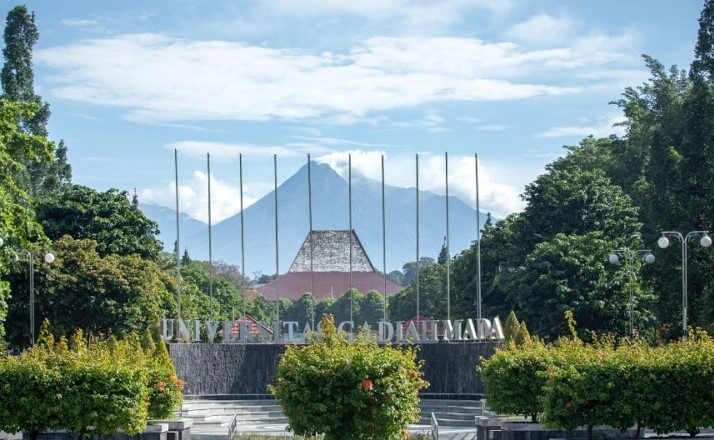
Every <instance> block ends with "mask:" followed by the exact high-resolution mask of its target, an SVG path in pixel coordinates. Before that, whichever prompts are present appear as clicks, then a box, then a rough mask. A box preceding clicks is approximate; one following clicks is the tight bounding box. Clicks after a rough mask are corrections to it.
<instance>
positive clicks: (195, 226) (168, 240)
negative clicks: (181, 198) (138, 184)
mask: <svg viewBox="0 0 714 440" xmlns="http://www.w3.org/2000/svg"><path fill="white" fill-rule="evenodd" d="M139 209H141V211H142V212H143V213H144V215H146V216H147V217H148V218H150V219H151V220H153V221H155V222H156V223H158V224H159V240H161V242H162V243H163V244H164V250H166V251H167V252H173V250H174V242H175V241H176V210H175V209H171V208H164V207H163V206H158V205H151V204H142V203H139ZM179 226H180V228H181V237H190V236H192V235H196V234H197V233H199V232H200V231H204V230H205V229H206V224H205V223H203V222H201V221H199V220H196V219H193V218H191V217H189V216H188V215H186V214H180V215H179ZM181 248H182V250H181V252H183V248H184V246H183V244H181Z"/></svg>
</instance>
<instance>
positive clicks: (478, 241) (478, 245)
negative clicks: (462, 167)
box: [474, 153, 483, 319]
mask: <svg viewBox="0 0 714 440" xmlns="http://www.w3.org/2000/svg"><path fill="white" fill-rule="evenodd" d="M474 167H475V170H476V317H477V318H479V319H481V318H482V317H483V316H482V311H481V301H482V300H481V210H480V207H479V184H478V183H479V182H478V153H474Z"/></svg>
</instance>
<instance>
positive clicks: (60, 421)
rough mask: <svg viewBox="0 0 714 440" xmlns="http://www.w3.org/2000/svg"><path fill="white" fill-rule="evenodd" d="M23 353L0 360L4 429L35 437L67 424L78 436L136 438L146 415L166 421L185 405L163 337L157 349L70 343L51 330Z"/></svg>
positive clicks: (134, 343)
mask: <svg viewBox="0 0 714 440" xmlns="http://www.w3.org/2000/svg"><path fill="white" fill-rule="evenodd" d="M47 328H48V325H47V324H43V329H44V331H43V332H41V334H40V338H38V341H39V343H38V345H37V346H35V347H32V348H30V349H28V350H26V351H25V352H23V353H22V354H20V355H19V356H9V357H5V358H0V396H2V397H0V430H1V431H5V432H18V431H24V432H27V433H29V434H30V437H31V438H33V439H34V438H36V436H37V434H38V433H40V432H44V431H50V430H57V429H64V430H68V431H70V432H73V433H75V434H77V435H79V436H80V437H83V438H84V437H89V436H91V435H100V436H101V435H111V434H115V433H116V432H117V431H118V430H121V431H122V432H124V433H126V434H128V435H134V434H137V433H139V432H141V431H142V430H143V429H144V428H145V427H146V423H147V420H148V418H149V416H151V417H155V418H164V417H168V416H170V415H171V413H172V412H173V411H174V410H175V409H177V407H178V406H179V405H180V404H181V399H182V396H181V387H182V383H181V381H180V380H178V378H176V373H175V371H174V369H173V365H172V364H171V360H170V358H169V357H168V352H167V351H166V346H165V345H163V342H161V343H160V344H159V345H158V347H157V348H156V349H155V350H154V353H151V354H150V353H146V352H145V351H144V350H143V349H142V345H141V343H140V342H139V338H137V337H136V336H130V337H128V338H126V339H124V340H120V341H117V340H116V339H114V338H110V339H109V340H106V341H97V340H94V341H87V340H86V338H85V337H84V335H83V334H82V332H81V331H78V332H77V333H76V334H75V335H74V336H73V337H72V338H71V340H70V341H69V342H68V341H67V340H66V339H65V338H64V337H61V338H60V339H59V340H58V341H57V342H55V339H54V338H53V337H52V335H51V334H49V333H48V332H47Z"/></svg>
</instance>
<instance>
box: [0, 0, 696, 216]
mask: <svg viewBox="0 0 714 440" xmlns="http://www.w3.org/2000/svg"><path fill="white" fill-rule="evenodd" d="M3 4H4V5H5V6H6V7H5V9H6V10H8V9H9V8H11V7H12V6H13V5H14V3H11V2H4V3H3ZM27 6H28V7H29V8H30V9H32V10H34V11H35V13H36V14H37V23H38V26H39V29H40V34H41V37H40V41H39V43H38V45H37V47H36V51H35V80H36V88H37V91H38V93H39V94H41V95H42V96H43V98H44V99H46V100H47V101H49V102H50V104H51V108H52V112H53V114H52V119H51V123H50V131H51V136H52V138H53V139H56V140H58V139H60V138H62V139H65V141H66V142H67V144H68V146H69V149H70V150H69V151H70V160H71V162H72V165H73V168H74V180H75V181H76V182H77V183H81V184H86V185H89V186H93V187H96V188H99V189H105V188H110V187H117V188H121V189H127V190H132V189H133V188H137V190H138V191H139V193H140V200H141V201H142V202H144V203H156V204H160V205H165V206H172V204H173V199H172V197H173V193H172V187H171V182H172V178H173V153H172V149H173V148H178V149H179V152H180V155H179V160H180V179H181V184H182V187H181V188H182V191H181V194H182V195H181V199H182V200H181V204H182V207H183V211H184V212H186V213H187V214H189V215H191V216H193V217H196V218H199V219H205V217H206V214H205V211H206V208H205V206H206V195H205V187H206V175H205V153H206V152H211V153H212V157H213V163H212V171H213V178H214V180H213V183H212V187H213V201H214V204H213V207H214V218H216V219H218V220H220V219H222V218H225V217H227V216H229V215H231V214H234V213H235V212H237V210H238V197H237V194H238V185H237V181H238V161H237V155H238V153H239V152H243V153H244V156H245V159H244V163H245V188H246V197H247V200H248V202H250V201H253V200H256V199H257V198H258V197H260V196H262V195H263V194H265V193H266V192H267V191H269V190H270V188H271V182H272V154H273V153H277V154H278V155H279V179H281V180H282V179H285V178H287V177H288V176H289V175H290V174H292V173H293V172H294V171H295V170H296V169H297V168H298V167H299V166H301V165H302V164H303V163H304V161H305V154H306V153H312V155H313V157H315V158H319V160H322V161H325V162H328V163H330V164H331V165H333V167H335V168H336V169H338V170H340V171H344V167H345V164H346V154H347V152H351V154H352V155H353V164H354V167H355V168H356V170H357V171H359V172H362V173H364V174H366V175H368V176H372V177H377V176H378V175H379V169H378V161H379V156H380V155H381V154H385V155H386V158H387V159H386V163H387V165H386V166H387V180H388V182H389V183H391V184H394V185H399V186H412V185H413V174H414V173H413V155H414V154H415V153H417V152H418V153H421V154H423V155H424V159H423V160H422V161H421V163H422V165H423V167H422V170H421V174H420V176H421V183H422V185H423V187H425V188H427V189H432V190H434V191H435V192H443V180H444V179H443V156H442V155H443V152H444V151H448V152H449V154H450V159H451V161H450V181H451V183H452V188H451V192H452V193H453V194H455V195H457V196H459V197H462V198H464V199H465V200H469V201H471V202H472V201H473V197H474V195H473V162H472V161H473V153H474V152H478V153H479V156H480V162H481V177H482V187H481V188H482V190H481V195H482V202H481V206H482V209H484V210H489V211H492V212H494V213H495V214H496V215H498V216H503V215H506V214H507V213H509V212H513V211H517V210H518V209H520V208H521V207H522V204H521V202H520V199H519V198H518V194H519V193H520V192H522V190H523V186H524V185H525V184H527V183H528V182H529V181H531V180H532V179H533V178H534V177H535V176H537V175H538V174H539V173H541V172H542V171H543V166H544V165H545V164H546V163H548V162H550V161H552V160H553V159H554V158H555V157H557V156H558V155H560V154H562V153H563V149H562V146H563V145H567V144H573V143H576V142H577V141H578V140H579V139H581V138H582V137H583V136H586V135H588V134H595V135H597V136H605V135H608V134H610V133H613V132H614V133H618V129H617V128H613V127H612V124H613V123H615V122H617V121H618V120H619V119H620V118H621V115H620V114H619V112H618V110H617V108H615V107H614V106H612V105H608V102H609V101H611V100H613V99H616V98H617V97H618V95H619V94H620V93H621V92H622V90H623V89H624V87H626V86H628V85H637V84H639V83H640V82H642V81H643V80H645V79H646V78H647V72H646V71H645V70H644V69H643V63H642V61H641V58H640V54H642V53H647V54H649V55H652V56H654V57H656V58H658V59H660V60H661V61H662V62H664V63H665V64H678V65H682V66H687V65H688V64H689V62H690V60H691V56H692V52H693V45H694V41H695V39H696V32H697V19H698V16H699V12H700V9H701V7H702V1H701V0H669V1H665V0H658V1H622V0H619V1H609V0H607V1H597V2H593V1H585V0H579V1H568V2H564V1H547V0H538V1H536V0H522V1H516V0H501V1H496V0H493V1H491V0H471V1H468V0H441V1H438V2H437V1H434V2H426V1H407V0H379V1H378V0H363V1H344V2H342V1H332V0H303V1H293V0H263V1H240V2H237V1H231V2H229V1H211V2H205V1H198V0H174V1H152V2H141V3H140V2H127V1H101V2H53V1H30V2H27Z"/></svg>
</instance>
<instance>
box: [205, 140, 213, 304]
mask: <svg viewBox="0 0 714 440" xmlns="http://www.w3.org/2000/svg"><path fill="white" fill-rule="evenodd" d="M206 171H207V174H208V271H209V277H208V295H209V302H210V304H211V306H210V307H211V318H214V313H215V307H214V303H213V237H212V235H211V227H212V224H211V223H212V221H211V154H210V153H206Z"/></svg>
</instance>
